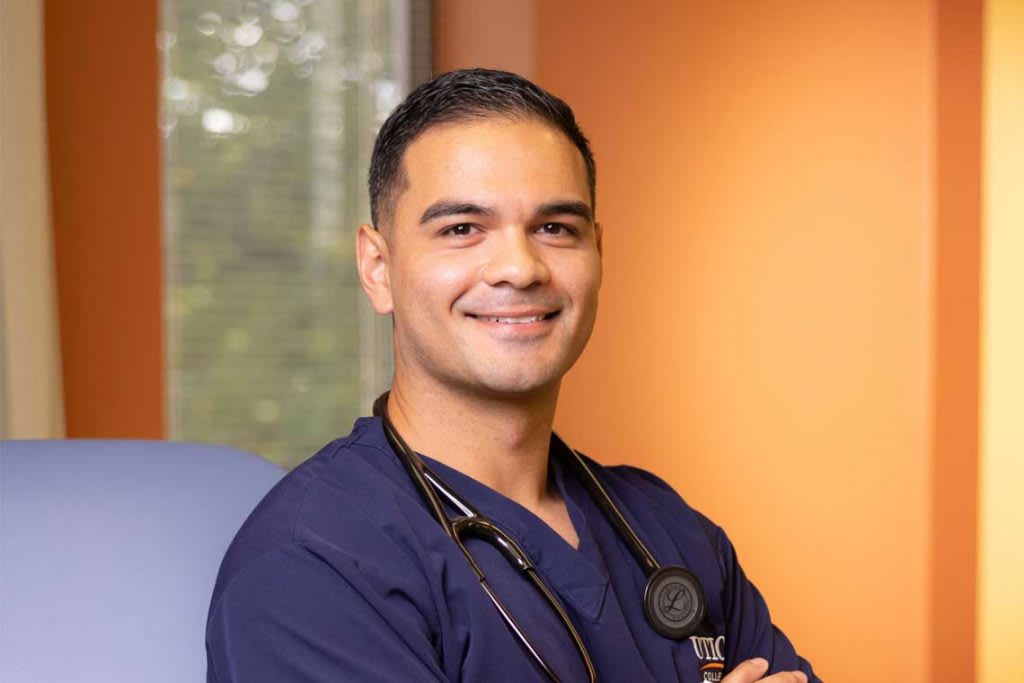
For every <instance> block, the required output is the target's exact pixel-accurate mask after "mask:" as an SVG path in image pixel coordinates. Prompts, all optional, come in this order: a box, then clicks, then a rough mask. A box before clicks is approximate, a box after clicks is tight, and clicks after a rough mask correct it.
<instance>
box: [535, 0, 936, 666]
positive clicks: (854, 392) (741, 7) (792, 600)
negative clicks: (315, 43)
mask: <svg viewBox="0 0 1024 683" xmlns="http://www.w3.org/2000/svg"><path fill="white" fill-rule="evenodd" d="M537 13H538V16H537V20H536V30H537V37H536V39H535V42H536V45H537V50H538V55H537V57H536V76H537V77H538V80H539V81H540V83H541V84H542V85H544V86H545V87H548V88H550V89H551V90H552V91H554V92H556V93H558V94H559V95H561V96H563V97H564V98H565V99H566V100H567V101H569V102H570V103H571V104H572V105H573V107H574V108H575V110H576V112H577V114H578V116H579V118H580V119H581V122H582V125H583V128H584V130H585V131H586V132H587V134H588V135H589V136H590V137H591V139H592V140H593V142H594V146H595V149H596V155H597V161H598V185H599V189H598V207H597V213H598V216H599V219H600V220H601V222H602V223H603V224H604V227H605V239H606V242H605V249H606V280H605V287H604V290H603V292H602V301H601V311H600V314H599V320H598V326H597V330H596V333H595V336H594V339H593V341H592V342H591V345H590V348H589V349H588V351H587V352H586V354H584V357H583V359H582V360H581V362H580V363H579V365H578V366H577V368H576V369H574V370H573V372H572V373H571V375H570V377H569V378H568V380H567V381H566V383H565V385H564V391H563V396H562V401H561V404H560V413H559V420H558V422H559V427H560V428H561V429H562V430H563V431H564V432H565V433H566V434H567V436H569V437H571V439H572V440H573V442H575V443H576V445H578V446H579V447H580V448H582V449H584V450H586V451H588V452H590V453H591V454H594V455H596V456H597V457H599V458H600V459H602V460H604V461H606V462H622V461H628V462H631V463H634V464H637V465H640V466H643V467H647V468H650V469H652V470H654V471H655V472H657V473H659V474H661V475H662V476H663V477H664V478H666V479H667V480H668V481H669V482H670V483H672V484H673V485H674V486H676V487H677V489H678V490H679V491H680V492H682V493H683V495H684V496H685V497H687V498H688V500H689V501H690V502H691V503H692V504H693V505H695V506H696V507H698V508H699V509H701V510H703V511H705V512H706V513H708V514H709V515H710V516H711V517H712V518H713V519H715V520H716V521H718V522H719V523H721V524H722V525H723V526H724V527H725V528H726V530H727V531H728V532H729V533H730V535H731V537H732V539H733V540H734V542H735V543H736V545H737V547H738V548H739V553H740V557H741V559H742V560H743V562H744V565H745V568H746V569H747V571H748V573H749V574H750V576H751V577H752V578H753V580H754V581H755V582H757V584H758V585H759V587H760V588H761V589H762V591H763V592H764V593H765V595H766V597H767V599H768V601H769V604H770V605H771V606H772V608H773V612H774V616H775V619H776V621H777V623H778V625H780V626H781V627H782V628H783V629H784V630H785V631H787V633H788V634H789V635H790V636H791V637H792V638H793V640H794V641H795V642H796V643H797V644H798V646H799V648H800V649H801V651H802V652H804V653H805V654H806V655H807V656H808V657H810V658H811V659H812V661H813V662H814V663H815V665H816V667H817V668H818V670H819V671H820V673H821V674H822V675H823V676H824V677H825V678H827V679H835V680H855V681H883V680H889V679H891V678H892V677H894V676H895V677H897V678H899V679H900V680H906V681H924V680H928V679H929V676H928V659H929V653H928V647H929V631H928V610H929V600H930V597H931V594H930V591H929V583H928V582H929V576H930V560H931V555H930V545H929V532H930V515H931V507H930V504H931V488H930V482H931V470H932V460H931V449H930V445H931V437H932V432H931V410H932V405H931V397H932V390H933V385H932V382H933V379H932V368H933V365H932V362H933V361H932V358H933V348H932V344H933V325H934V321H933V319H932V309H933V303H934V300H933V297H934V293H933V288H932V277H933V265H934V263H933V260H934V244H933V241H934V234H933V223H932V221H933V218H934V215H933V214H934V208H933V202H934V177H933V156H934V148H933V147H934V126H935V122H934V119H933V112H934V101H933V98H934V81H933V71H934V55H933V52H934V49H935V45H934V27H933V22H934V17H933V16H932V5H931V4H930V3H928V2H924V1H920V0H918V1H900V2H891V1H889V0H886V1H881V0H876V1H874V2H856V3H854V2H842V3H822V2H811V1H800V2H793V1H789V0H787V1H786V2H781V1H779V2H759V3H744V2H726V3H698V2H682V3H665V2H657V1H655V0H637V1H635V2H630V3H621V2H615V1H613V0H607V1H602V2H595V1H594V0H588V1H587V2H583V1H582V0H567V1H565V2H558V3H539V4H538V8H537Z"/></svg>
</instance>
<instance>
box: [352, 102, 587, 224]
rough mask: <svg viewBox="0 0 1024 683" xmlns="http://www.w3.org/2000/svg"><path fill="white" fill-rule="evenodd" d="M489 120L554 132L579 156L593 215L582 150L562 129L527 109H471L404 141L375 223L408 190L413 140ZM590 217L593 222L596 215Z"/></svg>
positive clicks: (387, 218) (388, 217)
mask: <svg viewBox="0 0 1024 683" xmlns="http://www.w3.org/2000/svg"><path fill="white" fill-rule="evenodd" d="M493 120H499V121H500V120H505V121H507V122H509V123H517V122H526V121H535V122H537V123H540V124H542V125H543V126H545V127H547V128H549V129H550V130H553V131H554V132H556V133H558V134H559V135H561V136H562V137H563V138H564V139H565V140H566V141H568V143H569V145H570V146H571V147H572V148H573V150H574V151H575V152H576V154H577V155H579V158H580V161H582V162H583V172H584V174H585V175H586V176H587V194H588V195H589V199H590V210H591V211H592V212H596V207H595V204H596V196H595V195H596V194H597V191H596V188H594V187H592V186H591V182H590V171H589V170H588V168H587V159H586V157H585V156H584V155H583V150H581V149H580V148H579V147H577V146H576V143H575V142H574V141H573V139H572V138H571V137H569V135H568V134H567V133H566V132H565V131H564V130H562V129H561V128H560V127H559V126H558V125H557V124H555V123H553V122H552V121H549V120H548V119H546V118H544V117H543V116H541V115H540V114H538V113H536V112H532V111H529V110H524V111H520V110H517V109H510V110H508V111H495V110H492V109H483V108H479V109H478V108H473V109H470V110H468V111H466V112H464V113H459V114H456V115H454V116H450V117H445V118H444V119H439V120H437V121H432V122H431V123H429V124H427V125H426V126H424V127H423V129H422V130H420V131H418V132H417V133H416V135H414V136H413V137H411V138H410V139H409V140H408V142H406V144H405V147H404V148H403V149H402V156H401V157H399V159H398V166H397V168H396V170H395V175H394V182H392V183H391V184H390V187H389V188H388V191H385V192H384V193H383V194H382V195H381V197H380V199H381V200H383V201H380V202H379V204H378V208H379V209H381V211H380V213H379V215H378V222H379V223H381V224H390V223H392V222H393V221H394V218H395V205H396V204H397V203H398V199H399V197H401V196H402V195H403V194H404V193H405V191H406V190H408V189H409V174H408V172H407V171H406V168H405V159H406V157H407V156H408V154H409V148H410V147H412V146H413V144H414V143H415V142H416V141H417V140H419V139H420V138H421V137H423V135H425V134H426V133H428V132H430V131H432V130H434V129H435V128H443V127H455V126H460V125H465V124H467V123H477V122H484V121H493ZM594 215H595V220H596V213H595V214H594ZM371 225H372V227H373V229H374V230H376V231H377V232H381V227H382V226H381V225H376V224H371ZM383 227H387V225H384V226H383Z"/></svg>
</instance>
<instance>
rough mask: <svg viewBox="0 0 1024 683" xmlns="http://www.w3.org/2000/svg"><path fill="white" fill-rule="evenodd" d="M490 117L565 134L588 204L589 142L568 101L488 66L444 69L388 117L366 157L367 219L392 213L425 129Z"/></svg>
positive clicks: (592, 176) (593, 172)
mask: <svg viewBox="0 0 1024 683" xmlns="http://www.w3.org/2000/svg"><path fill="white" fill-rule="evenodd" d="M491 117H504V118H513V119H515V118H535V119H537V120H539V121H541V122H543V123H547V124H550V125H551V126H552V127H554V128H555V129H557V130H559V131H561V132H562V133H564V134H565V136H566V137H567V138H569V140H570V141H572V143H573V144H574V145H575V146H576V148H577V149H578V150H579V151H580V154H581V155H583V163H584V164H585V165H586V167H587V184H588V186H589V189H590V204H591V208H592V209H593V208H594V204H595V202H596V199H597V168H596V166H595V164H594V155H593V153H592V152H591V151H590V143H589V142H588V141H587V138H586V137H585V136H584V135H583V132H582V131H581V130H580V127H579V125H577V123H576V117H575V116H574V115H573V112H572V109H571V108H570V107H569V105H568V104H566V103H565V102H563V101H562V100H560V99H559V98H557V97H555V96H554V95H552V94H551V93H549V92H548V91H546V90H544V89H543V88H541V87H539V86H537V85H535V84H534V83H531V82H530V81H528V80H527V79H525V78H523V77H522V76H519V75H518V74H514V73H510V72H508V71H496V70H493V69H461V70H458V71H449V72H448V73H444V74H441V75H440V76H436V77H435V78H433V79H432V80H430V81H428V82H426V83H424V84H422V85H420V86H419V87H417V88H416V89H414V90H413V91H412V92H411V93H409V96H408V97H406V98H405V100H404V101H403V102H402V103H401V104H400V105H398V107H396V108H395V110H394V111H393V112H391V115H390V116H388V118H387V120H386V121H385V122H384V125H383V126H381V129H380V132H379V133H378V134H377V140H376V142H375V143H374V145H373V156H372V157H371V158H370V177H369V188H370V219H371V220H372V221H373V225H374V226H375V227H379V225H380V223H379V221H380V220H381V219H382V218H383V219H386V220H390V219H391V218H392V217H393V205H394V202H395V200H396V199H397V198H398V195H399V194H401V192H402V191H403V190H404V189H405V184H406V183H407V182H408V180H407V178H406V177H405V172H404V170H403V168H402V158H403V157H404V156H405V150H406V149H407V148H408V147H409V145H410V144H412V142H413V140H415V139H416V138H417V137H419V136H420V135H421V134H423V133H424V132H425V131H426V130H427V129H428V128H431V127H433V126H437V125H440V124H444V123H457V122H460V121H469V120H474V119H486V118H491Z"/></svg>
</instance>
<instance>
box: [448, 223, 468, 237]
mask: <svg viewBox="0 0 1024 683" xmlns="http://www.w3.org/2000/svg"><path fill="white" fill-rule="evenodd" d="M474 230H476V226H475V225H473V224H472V223H458V224H456V225H450V226H448V227H447V228H445V229H444V230H442V231H441V235H453V236H455V237H468V236H469V235H472V234H473V231H474Z"/></svg>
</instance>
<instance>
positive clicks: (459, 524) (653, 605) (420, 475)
mask: <svg viewBox="0 0 1024 683" xmlns="http://www.w3.org/2000/svg"><path fill="white" fill-rule="evenodd" d="M388 393H389V392H385V393H383V394H381V396H380V397H378V398H377V400H376V401H374V404H373V414H374V415H376V416H378V417H380V418H381V419H382V422H383V425H384V434H385V436H386V437H387V440H388V443H389V444H390V445H391V448H392V450H394V451H395V454H396V455H397V456H398V459H399V460H400V461H401V462H402V464H403V466H404V467H405V470H406V472H407V473H408V475H409V477H410V479H412V481H413V483H414V484H415V486H416V488H417V489H418V490H419V492H420V495H421V497H422V498H423V500H424V502H425V503H426V504H427V507H428V508H429V509H430V511H431V513H432V514H433V516H434V518H435V519H437V521H438V523H439V524H440V525H441V528H442V529H444V531H445V533H446V534H447V535H448V537H449V538H451V539H452V541H453V542H454V543H455V544H456V545H457V546H458V547H459V549H460V550H461V551H462V554H463V555H464V556H465V558H466V560H467V562H468V563H469V565H470V567H471V568H472V569H473V572H474V573H475V574H476V576H477V578H478V580H479V581H480V585H481V587H482V588H483V589H484V592H485V593H486V594H487V597H488V598H489V599H490V600H491V602H492V603H493V604H494V606H495V608H496V609H497V610H498V612H499V613H500V615H501V617H502V619H503V620H504V621H505V623H506V625H507V626H508V628H509V629H510V630H511V631H512V632H513V634H514V635H515V636H516V637H517V639H518V640H519V642H520V644H521V645H522V646H523V647H524V648H525V649H526V650H527V652H529V654H530V656H531V657H532V658H533V660H534V662H535V663H536V664H537V665H538V666H539V667H540V668H541V670H542V671H543V672H544V673H545V674H546V675H547V676H548V678H549V679H550V680H552V681H556V682H557V681H559V678H558V676H557V675H556V674H555V672H554V670H553V669H552V668H551V666H550V665H549V664H548V663H547V662H546V661H545V660H544V658H543V657H542V656H541V654H540V652H539V651H538V650H537V648H536V646H535V645H534V644H533V643H532V642H531V641H530V639H529V637H528V636H527V635H526V633H525V632H524V631H523V629H522V627H521V626H520V625H519V623H518V621H516V619H515V617H514V616H512V614H511V613H510V612H509V611H508V610H507V609H505V606H504V605H503V604H502V603H501V601H500V600H499V599H498V597H497V595H496V594H495V593H494V591H493V589H492V588H491V587H490V586H489V585H488V583H487V577H486V575H485V574H484V572H483V570H482V569H481V568H480V566H479V565H478V564H477V562H476V560H475V559H474V558H473V556H472V555H471V554H470V552H469V550H468V549H467V548H466V546H465V544H464V543H463V542H462V538H463V536H466V537H472V538H479V539H482V540H484V541H486V542H488V543H491V544H492V545H494V546H495V547H496V548H498V550H499V551H500V552H501V553H502V555H503V556H504V557H505V559H506V560H507V561H508V562H509V563H510V564H512V565H513V566H514V567H516V569H517V570H519V572H520V573H522V574H523V575H525V576H526V577H527V578H528V579H529V580H530V582H531V583H532V584H533V585H534V587H535V588H536V589H537V590H538V591H539V592H540V593H541V594H542V595H543V597H544V598H545V599H546V600H547V602H548V603H549V605H550V606H551V608H552V609H553V610H554V611H555V612H556V613H557V615H558V617H559V619H560V620H561V621H562V623H563V625H564V626H565V628H566V631H567V632H568V633H569V635H570V637H571V638H572V640H573V644H574V645H575V646H576V649H577V651H578V652H579V655H580V659H581V660H582V661H583V664H584V667H585V668H586V670H587V675H588V677H589V680H590V681H591V682H592V683H593V682H594V681H596V680H597V672H596V670H595V668H594V664H593V661H592V660H591V658H590V653H589V652H588V651H587V648H586V646H585V645H584V644H583V639H582V638H581V637H580V634H579V632H578V631H577V630H576V627H575V626H574V625H573V623H572V620H571V619H570V618H569V615H568V614H567V613H566V612H565V609H564V608H563V607H562V605H561V603H560V602H559V601H558V599H557V598H556V597H555V596H554V594H553V593H552V592H551V590H550V589H549V588H548V587H547V586H546V585H545V584H544V582H543V580H541V578H540V576H539V575H538V574H537V570H536V568H535V567H534V565H533V562H532V561H531V560H530V558H529V556H528V555H527V554H526V552H525V551H524V550H523V549H522V548H521V547H520V546H519V544H518V543H516V541H515V539H513V538H512V537H511V536H509V535H508V534H507V533H505V532H504V530H502V529H501V528H500V527H498V526H497V525H495V524H494V523H493V522H492V521H491V520H489V519H487V518H486V517H484V516H483V515H481V514H480V512H479V511H477V510H476V509H475V508H474V507H473V506H472V505H470V504H469V503H467V502H466V501H464V500H462V499H461V498H460V497H459V496H458V495H457V494H456V493H455V491H453V490H452V488H451V487H450V486H448V485H447V484H446V483H445V482H444V481H443V480H442V479H441V478H440V477H438V476H437V475H436V474H435V473H434V472H433V471H431V470H430V468H429V467H427V465H426V463H424V462H423V460H422V459H421V458H420V457H419V456H418V455H417V454H416V452H415V451H414V450H413V449H412V448H411V447H410V446H409V444H407V443H406V442H405V439H403V438H402V435H401V434H399V433H398V430H397V429H396V428H395V426H394V424H393V423H392V422H391V418H390V417H389V416H388V409H387V401H388ZM554 437H555V438H556V439H557V440H558V441H559V442H560V443H561V444H562V445H564V446H565V448H566V450H567V451H568V452H569V453H570V454H571V457H570V458H569V461H570V462H571V463H572V464H573V466H574V469H575V470H576V471H577V474H578V475H579V477H580V481H581V482H582V483H583V486H584V488H586V489H587V493H588V494H589V495H590V497H591V498H592V499H593V500H594V501H595V502H596V503H597V505H598V507H599V508H600V509H601V512H602V513H603V514H604V516H605V517H606V518H607V520H608V522H609V523H610V524H611V525H612V527H613V528H614V529H615V531H616V533H617V534H618V535H619V537H620V538H622V539H623V540H624V541H625V542H626V545H627V547H628V548H629V550H630V552H631V553H632V555H633V556H634V558H635V559H636V561H637V562H638V563H639V564H640V566H641V568H642V569H643V572H644V576H645V579H646V585H645V587H644V613H645V616H646V617H647V620H648V622H650V624H651V626H653V627H654V629H655V630H656V631H657V632H658V633H660V634H661V635H663V636H665V637H668V638H674V639H677V640H681V639H683V638H686V637H689V636H690V635H692V633H694V632H695V631H696V629H697V626H698V625H699V623H700V622H701V621H702V620H703V618H704V615H705V600H704V591H703V589H702V587H701V585H700V581H699V580H698V579H697V577H696V576H694V575H693V574H692V573H691V572H690V571H689V570H687V569H685V568H683V567H680V566H678V565H668V566H664V567H663V566H661V565H659V564H658V561H657V560H656V559H655V558H654V555H652V554H651V552H650V550H648V549H647V546H646V545H645V544H644V542H643V541H642V540H640V537H639V536H638V535H637V534H636V532H635V531H634V530H633V528H632V526H630V524H629V522H628V521H626V518H625V517H623V515H622V512H621V511H620V510H619V509H618V507H617V506H616V505H615V503H614V502H612V499H611V496H609V494H608V492H607V491H606V490H605V488H604V486H603V485H602V484H601V482H600V481H599V480H598V478H597V476H596V475H595V474H594V473H593V471H592V470H591V469H590V467H589V466H588V465H587V463H586V462H585V461H584V460H583V458H582V456H580V454H579V453H577V452H576V451H575V450H574V449H573V448H571V447H570V446H569V445H568V444H566V443H565V441H563V440H562V439H561V437H559V436H558V435H557V434H554ZM438 492H440V494H441V495H443V496H444V498H445V499H446V500H447V501H448V503H449V504H450V505H451V506H452V507H454V508H455V509H457V510H459V512H460V513H461V516H459V517H456V518H454V519H453V518H451V517H449V516H448V513H447V512H445V508H444V504H443V503H442V502H441V499H440V497H439V496H438ZM681 597H685V598H686V600H684V604H685V605H686V606H687V607H686V609H685V610H680V609H676V608H675V604H676V602H678V600H679V599H680V598H681ZM667 599H671V601H670V602H669V604H668V605H665V604H664V603H665V601H666V600H667ZM676 613H681V614H682V616H678V615H677V614H676ZM677 617H678V618H677ZM675 622H681V623H675Z"/></svg>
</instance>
